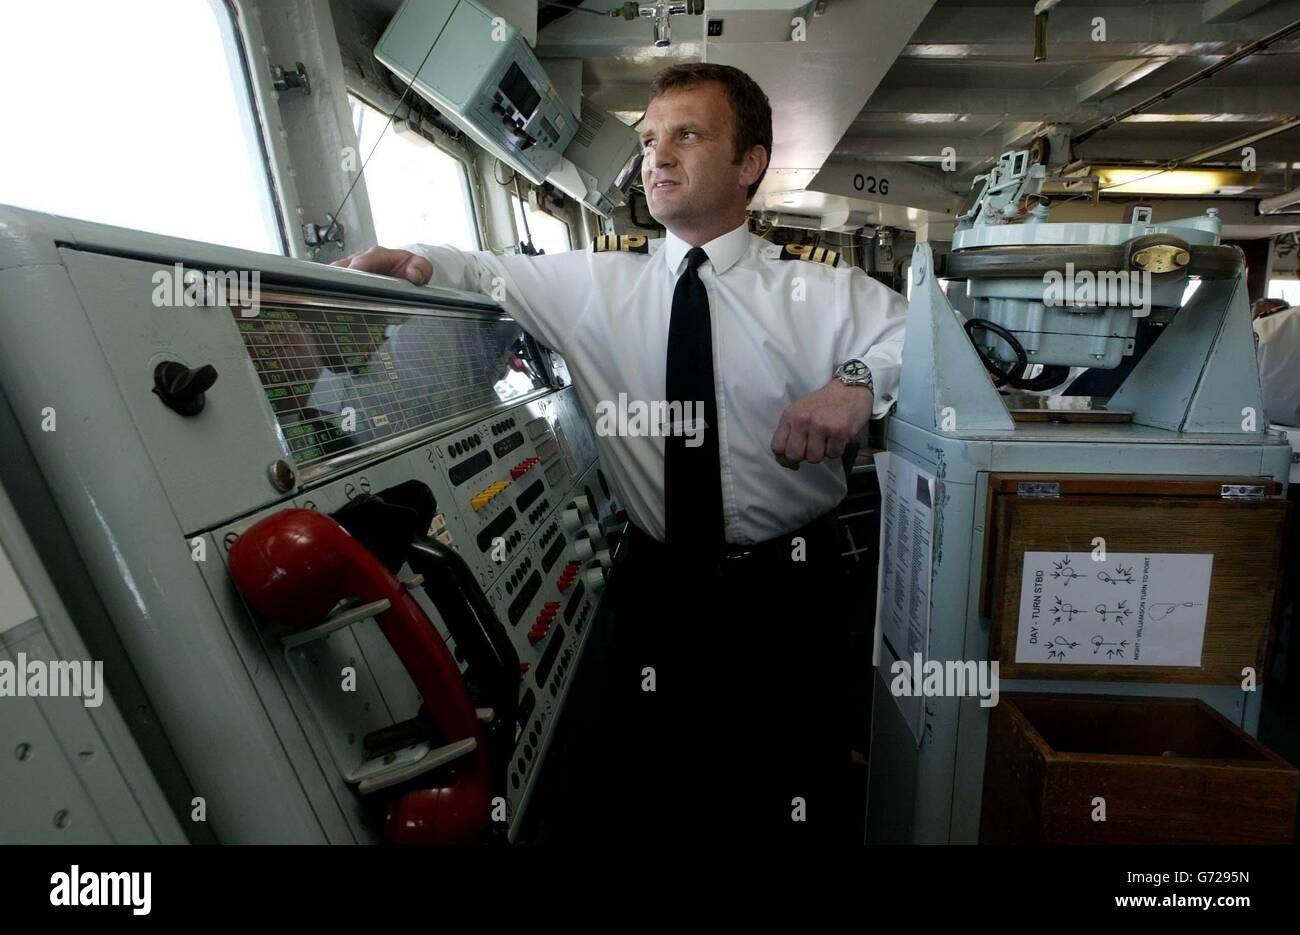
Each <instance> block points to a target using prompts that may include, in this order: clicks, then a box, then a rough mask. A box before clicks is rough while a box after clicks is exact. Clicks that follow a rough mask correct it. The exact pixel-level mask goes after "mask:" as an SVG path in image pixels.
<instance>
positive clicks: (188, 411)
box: [153, 360, 217, 416]
mask: <svg viewBox="0 0 1300 935" xmlns="http://www.w3.org/2000/svg"><path fill="white" fill-rule="evenodd" d="M216 382H217V369H216V368H215V367H213V366H212V365H211V364H204V365H203V366H202V367H196V368H194V369H190V368H189V367H187V366H185V365H184V364H181V363H177V362H176V361H174V360H164V361H163V362H162V363H161V364H159V365H158V366H157V367H155V368H154V370H153V391H154V392H155V393H157V394H158V398H159V399H161V400H162V401H163V403H164V404H165V405H166V406H167V408H169V409H172V410H175V411H176V412H179V413H180V414H181V415H183V416H196V415H198V414H199V413H200V412H202V411H203V403H204V399H203V394H204V393H205V392H207V391H208V390H209V389H211V387H212V384H214V383H216Z"/></svg>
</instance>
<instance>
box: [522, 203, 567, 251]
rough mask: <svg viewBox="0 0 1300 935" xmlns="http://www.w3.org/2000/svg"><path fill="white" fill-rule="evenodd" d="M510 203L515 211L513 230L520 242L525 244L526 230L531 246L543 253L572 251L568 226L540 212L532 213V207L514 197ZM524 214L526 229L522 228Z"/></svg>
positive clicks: (526, 239)
mask: <svg viewBox="0 0 1300 935" xmlns="http://www.w3.org/2000/svg"><path fill="white" fill-rule="evenodd" d="M510 203H511V204H512V205H513V206H514V209H515V230H516V231H517V232H518V234H519V239H520V240H521V241H524V242H525V243H527V241H528V233H525V230H527V231H528V232H529V233H531V234H532V235H533V246H534V247H536V248H537V249H538V250H541V251H542V252H543V253H548V254H554V253H564V252H565V251H566V250H571V249H573V244H572V242H571V241H570V239H569V225H568V224H565V223H564V222H563V221H561V220H560V219H559V218H557V217H552V216H551V215H549V214H546V213H544V212H542V211H534V210H533V208H532V205H530V204H528V203H527V202H521V201H520V200H519V199H518V198H517V197H516V196H514V195H511V196H510ZM521 209H522V211H521ZM524 212H526V213H527V215H528V227H527V228H526V229H525V227H524V216H523V213H524Z"/></svg>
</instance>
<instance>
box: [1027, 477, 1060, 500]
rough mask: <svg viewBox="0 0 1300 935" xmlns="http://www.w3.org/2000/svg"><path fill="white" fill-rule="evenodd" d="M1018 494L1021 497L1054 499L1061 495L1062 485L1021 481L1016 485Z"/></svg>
mask: <svg viewBox="0 0 1300 935" xmlns="http://www.w3.org/2000/svg"><path fill="white" fill-rule="evenodd" d="M1016 494H1017V495H1018V496H1021V497H1038V498H1042V499H1054V498H1056V497H1059V496H1060V495H1061V485H1060V484H1058V483H1056V482H1055V481H1051V482H1044V481H1021V482H1020V483H1019V484H1017V485H1016Z"/></svg>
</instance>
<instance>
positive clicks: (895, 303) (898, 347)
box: [835, 269, 907, 419]
mask: <svg viewBox="0 0 1300 935" xmlns="http://www.w3.org/2000/svg"><path fill="white" fill-rule="evenodd" d="M840 282H841V283H842V293H841V295H842V298H841V301H842V303H843V304H842V305H840V309H839V310H840V313H841V314H840V321H841V322H843V325H842V328H841V331H840V334H839V341H838V343H837V348H838V350H839V352H840V354H841V356H840V359H839V360H837V361H836V362H835V364H836V365H837V366H838V365H839V364H840V363H843V362H844V361H845V360H848V359H850V358H854V357H856V358H859V359H861V360H863V361H866V364H867V366H868V367H870V368H871V376H872V381H873V383H874V387H875V401H874V402H873V403H872V407H871V417H872V418H873V419H878V418H880V417H881V416H883V415H885V414H886V413H887V412H889V410H890V408H891V407H892V406H893V405H894V403H895V402H896V401H897V399H898V382H899V378H900V376H901V374H902V369H903V332H904V323H905V322H906V319H907V299H906V298H904V297H903V296H902V295H900V294H899V293H897V292H895V291H894V290H893V289H890V288H889V287H888V286H885V285H883V284H882V283H880V282H877V281H876V280H874V279H872V278H871V277H870V276H868V275H867V274H866V273H864V272H863V271H862V270H860V269H851V270H849V275H848V276H846V277H843V278H842V279H841V280H840Z"/></svg>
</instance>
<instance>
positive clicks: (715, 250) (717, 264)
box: [663, 224, 749, 278]
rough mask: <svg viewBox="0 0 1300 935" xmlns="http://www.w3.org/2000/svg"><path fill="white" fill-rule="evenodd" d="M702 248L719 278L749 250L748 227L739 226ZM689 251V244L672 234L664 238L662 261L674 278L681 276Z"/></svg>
mask: <svg viewBox="0 0 1300 935" xmlns="http://www.w3.org/2000/svg"><path fill="white" fill-rule="evenodd" d="M703 247H704V252H705V253H707V254H708V255H709V262H710V263H712V264H713V271H714V273H716V274H717V275H719V276H721V275H722V274H723V273H725V272H726V271H727V270H729V269H731V267H733V266H735V265H736V263H737V262H739V260H740V258H741V257H742V256H744V255H745V251H746V250H748V249H749V227H748V225H746V224H741V225H740V226H739V227H737V228H735V229H734V230H730V231H727V233H725V234H723V235H722V236H721V237H715V238H713V239H712V240H710V241H709V242H708V243H706V244H704V245H703ZM690 249H691V245H690V244H688V243H687V242H686V241H684V240H682V239H681V238H680V237H678V236H677V235H676V234H673V233H672V232H669V233H668V235H667V236H666V237H665V238H664V246H663V253H664V259H666V260H667V261H668V271H669V272H670V273H672V274H673V277H674V278H676V277H677V276H679V275H680V274H681V271H682V261H683V260H685V259H686V254H687V253H688V252H689V251H690Z"/></svg>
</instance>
